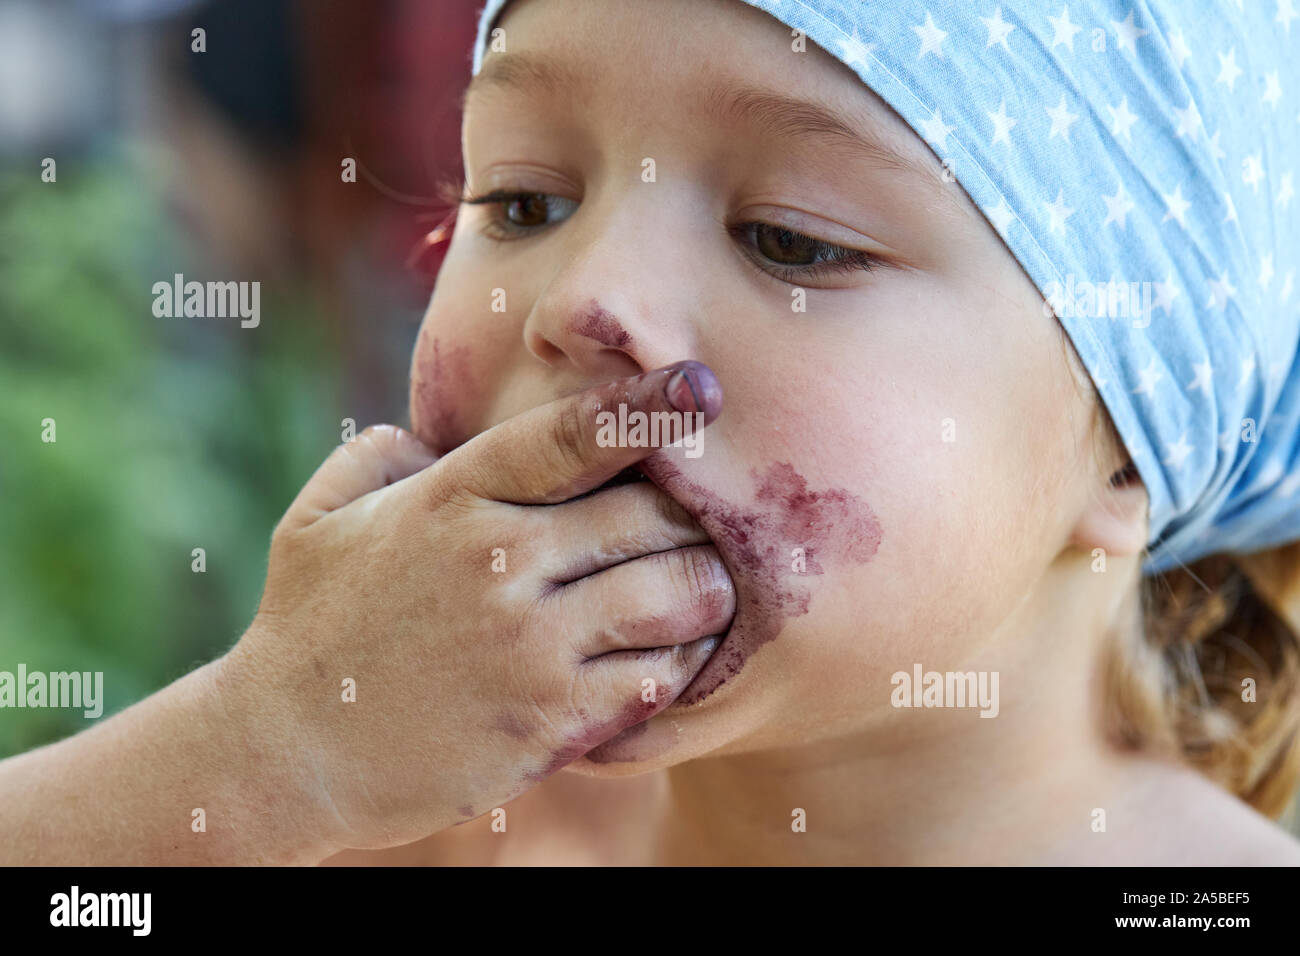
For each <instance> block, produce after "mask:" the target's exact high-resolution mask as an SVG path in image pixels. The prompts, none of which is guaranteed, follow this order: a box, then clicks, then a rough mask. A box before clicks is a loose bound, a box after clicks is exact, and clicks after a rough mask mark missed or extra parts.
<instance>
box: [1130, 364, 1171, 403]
mask: <svg viewBox="0 0 1300 956" xmlns="http://www.w3.org/2000/svg"><path fill="white" fill-rule="evenodd" d="M1138 377H1139V378H1140V379H1142V384H1141V385H1139V386H1138V387H1137V388H1135V389H1133V394H1134V395H1154V394H1155V388H1156V385H1157V384H1159V382H1160V380H1161V379H1162V378H1164V377H1165V373H1164V372H1162V371H1160V360H1159V359H1158V358H1155V357H1152V359H1151V362H1150V364H1148V365H1147V367H1146V368H1144V369H1143V370H1142V371H1140V372H1138Z"/></svg>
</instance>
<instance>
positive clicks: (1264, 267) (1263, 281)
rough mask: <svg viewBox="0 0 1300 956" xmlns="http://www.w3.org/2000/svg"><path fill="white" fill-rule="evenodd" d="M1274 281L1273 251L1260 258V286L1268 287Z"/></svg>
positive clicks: (1262, 287)
mask: <svg viewBox="0 0 1300 956" xmlns="http://www.w3.org/2000/svg"><path fill="white" fill-rule="evenodd" d="M1272 281H1273V253H1271V252H1267V253H1265V254H1264V255H1263V256H1261V257H1260V260H1259V287H1260V288H1261V289H1267V288H1268V284H1269V283H1270V282H1272Z"/></svg>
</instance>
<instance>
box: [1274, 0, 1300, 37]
mask: <svg viewBox="0 0 1300 956" xmlns="http://www.w3.org/2000/svg"><path fill="white" fill-rule="evenodd" d="M1295 18H1296V12H1295V7H1294V6H1293V5H1292V3H1291V0H1277V16H1276V17H1274V18H1273V22H1274V23H1280V24H1282V26H1283V27H1284V28H1285V29H1286V35H1287V36H1290V35H1291V21H1292V20H1294V19H1295Z"/></svg>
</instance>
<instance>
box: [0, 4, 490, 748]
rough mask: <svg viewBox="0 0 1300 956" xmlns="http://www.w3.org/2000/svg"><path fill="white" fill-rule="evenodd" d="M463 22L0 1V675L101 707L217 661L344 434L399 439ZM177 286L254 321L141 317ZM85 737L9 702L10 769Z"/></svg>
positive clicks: (1, 719)
mask: <svg viewBox="0 0 1300 956" xmlns="http://www.w3.org/2000/svg"><path fill="white" fill-rule="evenodd" d="M473 7H474V5H473V4H472V3H467V2H454V3H452V2H448V3H394V4H389V5H385V6H384V7H383V8H382V9H378V8H376V7H375V5H372V4H368V3H361V2H357V3H343V2H338V3H325V4H322V3H301V4H300V3H293V2H273V0H256V2H251V0H250V2H217V3H185V2H176V0H171V2H157V3H149V2H139V0H135V2H131V3H120V4H115V3H95V4H87V3H75V2H40V3H37V2H8V0H0V64H2V65H0V392H2V393H3V401H0V434H3V437H4V441H3V445H0V670H8V671H11V672H12V671H15V670H16V669H17V666H18V664H19V663H22V664H25V665H26V667H27V669H28V670H29V671H37V670H40V671H67V670H77V671H102V672H103V674H104V697H105V701H104V715H105V716H107V715H109V714H111V713H113V712H115V711H117V710H120V709H121V708H123V707H125V706H127V705H129V704H130V703H132V702H134V701H137V700H139V699H141V698H142V697H144V696H146V695H147V694H149V693H150V692H152V691H153V690H155V689H157V688H159V687H161V686H163V685H164V684H166V683H168V682H170V681H171V680H174V679H175V678H176V677H178V676H180V675H181V674H183V673H185V672H186V671H188V670H190V669H192V668H193V667H195V666H197V665H199V664H201V663H203V662H205V661H207V660H210V659H212V658H213V657H214V656H216V655H218V654H220V653H222V652H224V651H225V650H226V649H227V648H229V647H230V646H231V645H232V644H233V643H234V642H235V641H236V640H237V639H238V638H239V636H240V634H241V633H242V631H243V629H244V628H245V627H246V626H247V624H248V622H249V621H250V620H251V618H252V616H253V614H254V612H255V610H256V608H257V602H258V599H259V596H260V593H261V586H262V581H263V578H264V573H265V568H266V550H267V546H268V542H269V537H270V533H271V530H272V528H273V527H274V525H275V523H276V521H277V520H278V519H279V517H280V515H281V514H282V513H283V511H284V509H285V507H286V506H287V505H288V503H289V502H290V500H292V498H293V496H294V495H295V494H296V493H297V491H298V489H299V488H300V487H301V486H302V484H303V483H304V482H305V481H306V479H307V478H308V477H309V476H310V474H311V472H312V471H313V470H314V469H315V467H316V466H317V465H318V464H319V463H320V461H321V460H322V459H323V458H324V457H325V456H326V455H327V454H328V453H329V451H330V450H331V449H332V448H333V447H334V446H335V445H336V444H337V443H338V442H339V441H340V440H341V432H342V421H343V420H344V419H345V418H351V419H353V420H355V422H356V427H357V430H360V428H362V427H364V426H365V425H366V424H369V423H371V422H375V421H390V422H395V423H398V424H405V423H406V422H407V414H406V385H407V362H408V360H409V354H410V350H411V348H412V346H413V344H414V341H415V335H416V331H417V328H418V322H419V319H420V316H421V313H422V311H423V306H424V304H425V302H426V301H427V297H428V295H429V292H430V290H431V287H432V276H433V275H434V274H435V271H436V266H437V260H436V256H437V255H438V250H436V249H433V250H430V249H428V248H426V246H423V245H422V244H421V237H422V236H424V235H425V234H427V232H428V231H429V230H430V229H431V228H432V226H433V225H434V224H436V221H437V220H438V219H439V218H440V217H441V215H444V214H445V209H441V208H440V203H441V201H440V200H437V199H436V198H435V197H436V195H437V193H436V185H437V183H438V182H440V181H442V180H443V179H445V178H446V177H447V176H451V175H454V174H455V173H456V172H457V171H458V170H457V164H458V162H459V156H458V140H457V137H458V126H459V113H458V110H457V108H456V104H457V101H458V95H459V93H460V90H461V89H462V88H463V84H464V82H465V81H467V79H468V72H469V63H468V60H467V53H468V49H469V44H470V40H471V38H472V30H473V12H474V10H473ZM196 26H201V27H202V28H203V29H204V31H205V46H206V50H205V51H203V52H202V53H196V52H195V51H194V50H193V49H192V32H191V31H192V30H193V29H194V28H195V27H196ZM344 157H354V158H356V159H357V160H358V164H359V166H360V167H361V168H362V171H363V175H362V176H360V177H358V181H357V182H356V183H346V182H343V181H342V177H341V176H340V164H341V160H342V158H344ZM46 158H53V159H54V160H55V162H56V167H55V170H56V174H55V175H56V178H55V180H54V181H53V182H46V181H43V179H42V162H43V160H44V159H46ZM175 273H182V274H184V276H185V278H186V279H187V280H190V279H196V280H199V281H207V280H221V281H226V280H234V281H259V282H260V283H261V322H260V325H259V326H258V327H257V328H250V329H244V328H241V327H240V323H239V320H238V318H228V319H220V318H157V317H155V316H154V315H153V312H152V306H153V301H154V295H153V292H152V286H153V284H154V283H155V282H158V281H166V282H170V281H171V279H172V276H173V275H174V274H175ZM46 419H53V420H54V422H55V429H56V432H55V434H56V440H55V441H54V442H52V443H47V442H44V441H43V440H42V432H43V430H44V428H43V425H42V423H43V422H44V421H45V420H46ZM195 548H203V549H204V550H205V552H206V554H205V559H206V571H204V572H203V573H196V572H194V571H193V570H192V561H193V557H192V552H193V550H194V549H195ZM89 723H90V721H89V720H87V719H86V718H85V717H83V715H82V712H81V711H80V710H74V709H57V708H40V709H9V708H6V709H4V710H0V757H3V756H7V755H9V754H13V753H16V752H20V751H24V750H27V749H29V748H31V747H33V746H36V745H39V744H43V743H46V742H49V741H52V740H55V739H58V738H60V737H63V736H66V735H68V734H70V733H74V732H76V731H78V730H81V729H83V728H84V727H86V726H87V725H88V724H89Z"/></svg>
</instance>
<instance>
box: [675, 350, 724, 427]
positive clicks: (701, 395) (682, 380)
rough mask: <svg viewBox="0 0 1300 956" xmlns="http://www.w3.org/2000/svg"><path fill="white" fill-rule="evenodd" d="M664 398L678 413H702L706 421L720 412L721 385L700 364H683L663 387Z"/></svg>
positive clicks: (709, 370)
mask: <svg viewBox="0 0 1300 956" xmlns="http://www.w3.org/2000/svg"><path fill="white" fill-rule="evenodd" d="M664 397H665V398H667V399H668V404H670V405H672V407H673V408H675V409H676V410H677V411H679V412H683V413H686V414H691V413H694V412H703V413H704V417H705V420H706V421H712V420H713V419H714V418H716V417H717V415H718V412H720V411H722V384H721V383H720V382H719V381H718V377H717V376H716V375H714V374H713V371H712V369H710V368H709V367H708V366H707V365H704V364H702V363H700V362H683V363H682V364H681V367H680V368H678V369H677V371H676V372H674V373H673V374H672V375H671V376H670V377H669V379H668V382H667V384H666V385H664Z"/></svg>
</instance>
